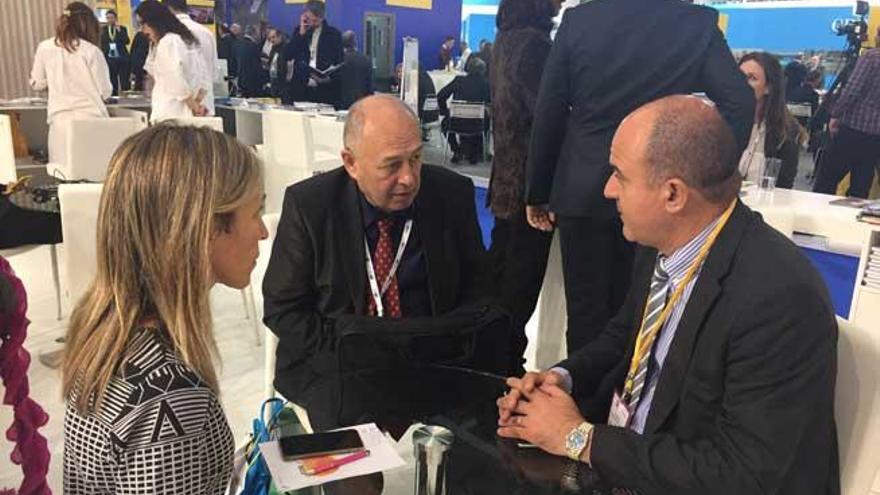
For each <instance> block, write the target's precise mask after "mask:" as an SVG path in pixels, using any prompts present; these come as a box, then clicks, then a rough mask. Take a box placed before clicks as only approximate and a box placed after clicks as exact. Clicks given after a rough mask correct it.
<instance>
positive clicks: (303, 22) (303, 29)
mask: <svg viewBox="0 0 880 495" xmlns="http://www.w3.org/2000/svg"><path fill="white" fill-rule="evenodd" d="M309 29H312V23H311V22H309V16H308V15H307V13H306V12H303V13H302V15H300V16H299V35H300V36H305V35H306V33H308V32H309Z"/></svg>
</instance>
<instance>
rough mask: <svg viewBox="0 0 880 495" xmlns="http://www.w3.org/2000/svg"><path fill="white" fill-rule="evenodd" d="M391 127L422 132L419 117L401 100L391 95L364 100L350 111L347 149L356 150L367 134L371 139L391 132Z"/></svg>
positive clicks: (344, 137)
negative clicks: (379, 133) (382, 133)
mask: <svg viewBox="0 0 880 495" xmlns="http://www.w3.org/2000/svg"><path fill="white" fill-rule="evenodd" d="M390 126H403V127H405V128H406V130H410V131H413V132H416V133H420V132H421V131H420V129H419V117H418V115H416V114H415V112H413V111H412V109H411V108H410V107H409V106H408V105H406V104H405V103H403V101H401V100H400V99H399V98H395V97H393V96H389V95H373V96H368V97H366V98H362V99H360V100H358V101H357V102H356V103H355V104H354V105H352V107H351V108H350V109H349V110H348V118H347V119H346V120H345V131H344V134H343V142H344V144H345V147H346V148H348V149H350V150H356V149H357V147H358V144H359V143H360V141H361V139H362V138H363V136H364V135H365V134H366V135H367V136H368V137H369V135H370V134H372V133H373V132H383V131H385V130H389V127H390Z"/></svg>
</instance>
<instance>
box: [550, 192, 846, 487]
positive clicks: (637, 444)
mask: <svg viewBox="0 0 880 495" xmlns="http://www.w3.org/2000/svg"><path fill="white" fill-rule="evenodd" d="M656 257H657V252H656V251H655V250H652V249H647V248H640V249H639V250H638V252H637V256H636V261H635V266H634V271H633V283H632V288H631V290H630V292H629V295H628V296H627V300H626V302H625V303H624V305H623V307H622V308H621V310H620V312H619V313H618V314H617V316H616V317H615V318H613V319H612V321H611V322H610V323H609V324H608V327H607V328H606V330H605V332H604V333H602V334H601V335H600V336H599V338H597V339H596V340H595V341H593V342H591V343H590V345H589V346H587V347H585V348H584V349H582V350H581V351H579V352H578V353H577V354H575V355H574V356H572V357H570V358H569V359H568V360H566V361H563V362H562V363H560V364H559V366H561V367H563V368H566V369H568V370H569V371H570V372H571V374H572V379H573V384H574V396H575V398H576V399H577V400H578V403H579V405H580V407H581V411H582V412H583V413H584V414H585V416H587V417H588V418H589V419H590V420H591V421H594V422H597V423H605V422H606V420H607V417H608V408H609V404H610V401H611V396H612V394H613V391H614V390H615V389H620V388H621V387H622V385H623V381H624V379H625V376H626V371H627V367H628V365H629V363H630V359H631V356H632V352H633V347H634V343H635V336H636V333H637V332H638V327H639V324H640V321H641V317H642V314H643V311H644V304H645V300H646V298H647V295H648V287H649V285H650V280H651V275H652V273H653V270H654V263H655V260H656ZM836 357H837V324H836V321H835V319H834V311H833V309H832V307H831V303H830V301H829V298H828V294H827V291H826V289H825V286H824V284H823V282H822V279H821V278H820V277H819V275H818V273H817V272H816V270H815V269H814V268H813V266H812V265H811V264H810V262H809V261H808V260H807V259H806V257H805V256H804V255H803V254H802V253H801V252H800V250H799V249H798V248H797V247H796V246H795V245H794V244H792V242H791V241H789V240H788V239H786V238H785V237H783V236H782V235H781V234H779V233H778V232H776V231H775V230H773V229H772V228H771V227H769V226H768V225H767V224H765V223H764V221H763V220H762V219H761V217H760V215H758V214H757V213H754V212H752V211H751V210H750V209H749V208H747V207H746V206H744V205H742V204H739V205H737V207H736V209H735V210H734V212H733V215H732V216H731V218H730V220H729V222H728V224H727V225H726V226H725V228H724V229H723V230H722V232H721V234H720V235H719V237H718V239H717V241H716V244H715V246H714V247H713V248H712V251H711V252H710V254H709V257H708V258H707V260H706V262H705V264H704V265H703V267H702V271H701V273H700V275H699V278H698V279H697V282H696V285H695V286H694V289H693V292H692V295H691V297H690V300H689V301H688V303H687V307H686V309H685V311H684V314H683V315H682V318H681V320H680V322H679V325H678V328H677V331H676V333H675V337H674V340H673V342H672V345H671V347H670V349H669V353H668V355H667V358H666V361H665V363H664V365H663V368H662V370H661V371H660V373H661V374H660V380H659V382H658V384H657V389H656V392H655V395H654V398H653V402H652V403H651V409H650V412H649V414H648V418H647V422H646V425H645V432H644V434H643V435H639V434H637V433H635V432H633V431H631V430H628V429H622V428H613V427H609V426H605V425H604V424H600V425H598V426H596V429H595V430H594V434H593V435H594V436H593V446H592V464H593V468H594V469H595V470H596V471H597V472H598V473H599V475H600V476H601V477H602V478H604V479H605V480H606V481H607V482H608V483H609V484H610V485H612V486H614V485H616V486H621V487H625V488H635V489H637V490H638V491H639V492H640V493H641V494H642V495H653V494H657V495H661V494H662V495H678V494H712V495H726V494H730V495H750V494H756V495H757V494H769V493H774V494H780V495H810V494H816V495H820V494H821V495H827V494H837V493H839V492H840V488H839V471H838V459H837V437H836V429H835V424H834V384H835V379H836V371H837V359H836Z"/></svg>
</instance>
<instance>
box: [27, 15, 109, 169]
mask: <svg viewBox="0 0 880 495" xmlns="http://www.w3.org/2000/svg"><path fill="white" fill-rule="evenodd" d="M100 33H101V31H100V26H99V25H98V20H97V19H96V18H95V13H94V12H93V11H92V9H90V8H89V7H88V6H87V5H86V4H84V3H82V2H72V3H70V4H68V5H67V7H65V9H64V12H63V13H62V15H61V17H59V18H58V22H57V23H56V25H55V36H54V37H52V38H49V39H47V40H44V41H43V42H41V43H40V44H39V45H38V46H37V53H36V55H34V66H33V68H32V69H31V78H30V84H31V87H32V88H33V89H34V90H36V91H44V90H47V89H48V90H49V98H48V100H49V102H48V103H49V104H48V110H47V119H46V120H47V122H48V124H49V161H50V162H51V163H52V164H53V165H55V169H54V170H49V173H50V174H55V173H56V172H55V170H58V171H60V175H62V178H70V177H67V176H66V175H65V174H69V173H70V172H69V170H70V169H69V168H68V167H67V156H66V148H67V135H68V134H69V132H70V123H71V122H72V121H73V120H75V119H77V118H93V117H108V116H109V114H108V113H107V107H106V106H105V105H104V99H105V98H109V97H110V95H111V93H112V92H113V85H112V84H110V69H109V68H108V67H107V61H106V60H105V59H104V53H103V52H102V51H101V49H100V48H98V44H99V43H100V39H101V34H100Z"/></svg>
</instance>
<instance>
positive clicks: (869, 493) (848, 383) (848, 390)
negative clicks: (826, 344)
mask: <svg viewBox="0 0 880 495" xmlns="http://www.w3.org/2000/svg"><path fill="white" fill-rule="evenodd" d="M837 321H838V324H839V326H840V337H839V339H838V342H837V356H838V358H837V388H836V391H835V398H834V415H835V418H836V419H837V442H838V446H839V447H840V449H839V453H840V492H841V493H845V494H847V495H877V494H880V456H878V455H877V445H880V368H878V363H880V334H878V333H877V332H876V330H877V329H876V328H860V327H857V326H855V325H853V324H852V323H850V322H849V321H847V320H843V319H840V318H838V320H837Z"/></svg>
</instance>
